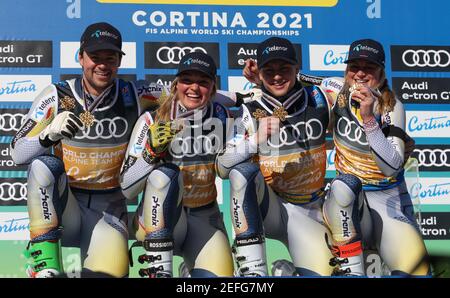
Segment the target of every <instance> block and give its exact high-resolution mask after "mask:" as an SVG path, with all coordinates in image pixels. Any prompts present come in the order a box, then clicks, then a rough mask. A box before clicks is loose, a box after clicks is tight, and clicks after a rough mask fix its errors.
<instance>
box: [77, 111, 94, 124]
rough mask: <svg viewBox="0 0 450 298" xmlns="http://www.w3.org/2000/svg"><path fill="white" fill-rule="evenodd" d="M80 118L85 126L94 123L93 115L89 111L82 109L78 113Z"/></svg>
mask: <svg viewBox="0 0 450 298" xmlns="http://www.w3.org/2000/svg"><path fill="white" fill-rule="evenodd" d="M80 120H81V122H83V124H84V125H85V126H87V127H91V126H92V125H93V124H94V120H95V117H94V115H92V114H91V113H90V112H89V111H84V112H83V113H81V114H80Z"/></svg>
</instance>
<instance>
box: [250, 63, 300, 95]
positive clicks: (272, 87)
mask: <svg viewBox="0 0 450 298" xmlns="http://www.w3.org/2000/svg"><path fill="white" fill-rule="evenodd" d="M298 71H299V66H298V65H294V64H290V63H288V62H286V61H284V60H273V61H270V62H268V63H267V64H265V65H264V66H263V67H262V69H261V70H260V72H259V78H260V80H261V81H262V82H263V84H264V87H265V88H266V89H267V90H268V91H269V92H270V93H272V94H273V95H274V96H284V95H286V94H287V93H288V92H289V91H290V90H291V89H292V88H293V87H294V85H295V82H296V81H297V73H298Z"/></svg>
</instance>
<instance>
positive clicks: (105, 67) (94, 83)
mask: <svg viewBox="0 0 450 298" xmlns="http://www.w3.org/2000/svg"><path fill="white" fill-rule="evenodd" d="M78 58H79V60H80V65H81V67H82V68H83V77H84V82H85V84H86V88H87V89H88V91H89V92H90V93H91V94H92V95H95V96H97V95H100V94H101V93H102V92H103V91H104V90H105V89H106V88H107V87H108V86H109V85H111V84H112V82H113V80H114V79H115V78H116V77H117V71H118V70H119V66H120V59H121V58H120V54H119V53H117V52H114V51H111V50H101V51H95V52H92V53H87V52H86V51H84V52H83V53H82V54H80V55H79V56H78Z"/></svg>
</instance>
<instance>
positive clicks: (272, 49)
mask: <svg viewBox="0 0 450 298" xmlns="http://www.w3.org/2000/svg"><path fill="white" fill-rule="evenodd" d="M274 51H283V52H286V51H287V48H286V47H279V46H271V47H267V48H265V49H264V51H263V55H268V54H269V53H270V52H274Z"/></svg>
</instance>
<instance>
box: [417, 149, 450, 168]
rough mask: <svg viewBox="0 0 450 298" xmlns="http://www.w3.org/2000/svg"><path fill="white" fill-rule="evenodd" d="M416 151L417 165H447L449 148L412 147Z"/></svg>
mask: <svg viewBox="0 0 450 298" xmlns="http://www.w3.org/2000/svg"><path fill="white" fill-rule="evenodd" d="M414 153H417V157H416V158H417V160H418V161H419V166H422V167H433V166H435V167H449V166H450V155H449V154H450V149H414Z"/></svg>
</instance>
